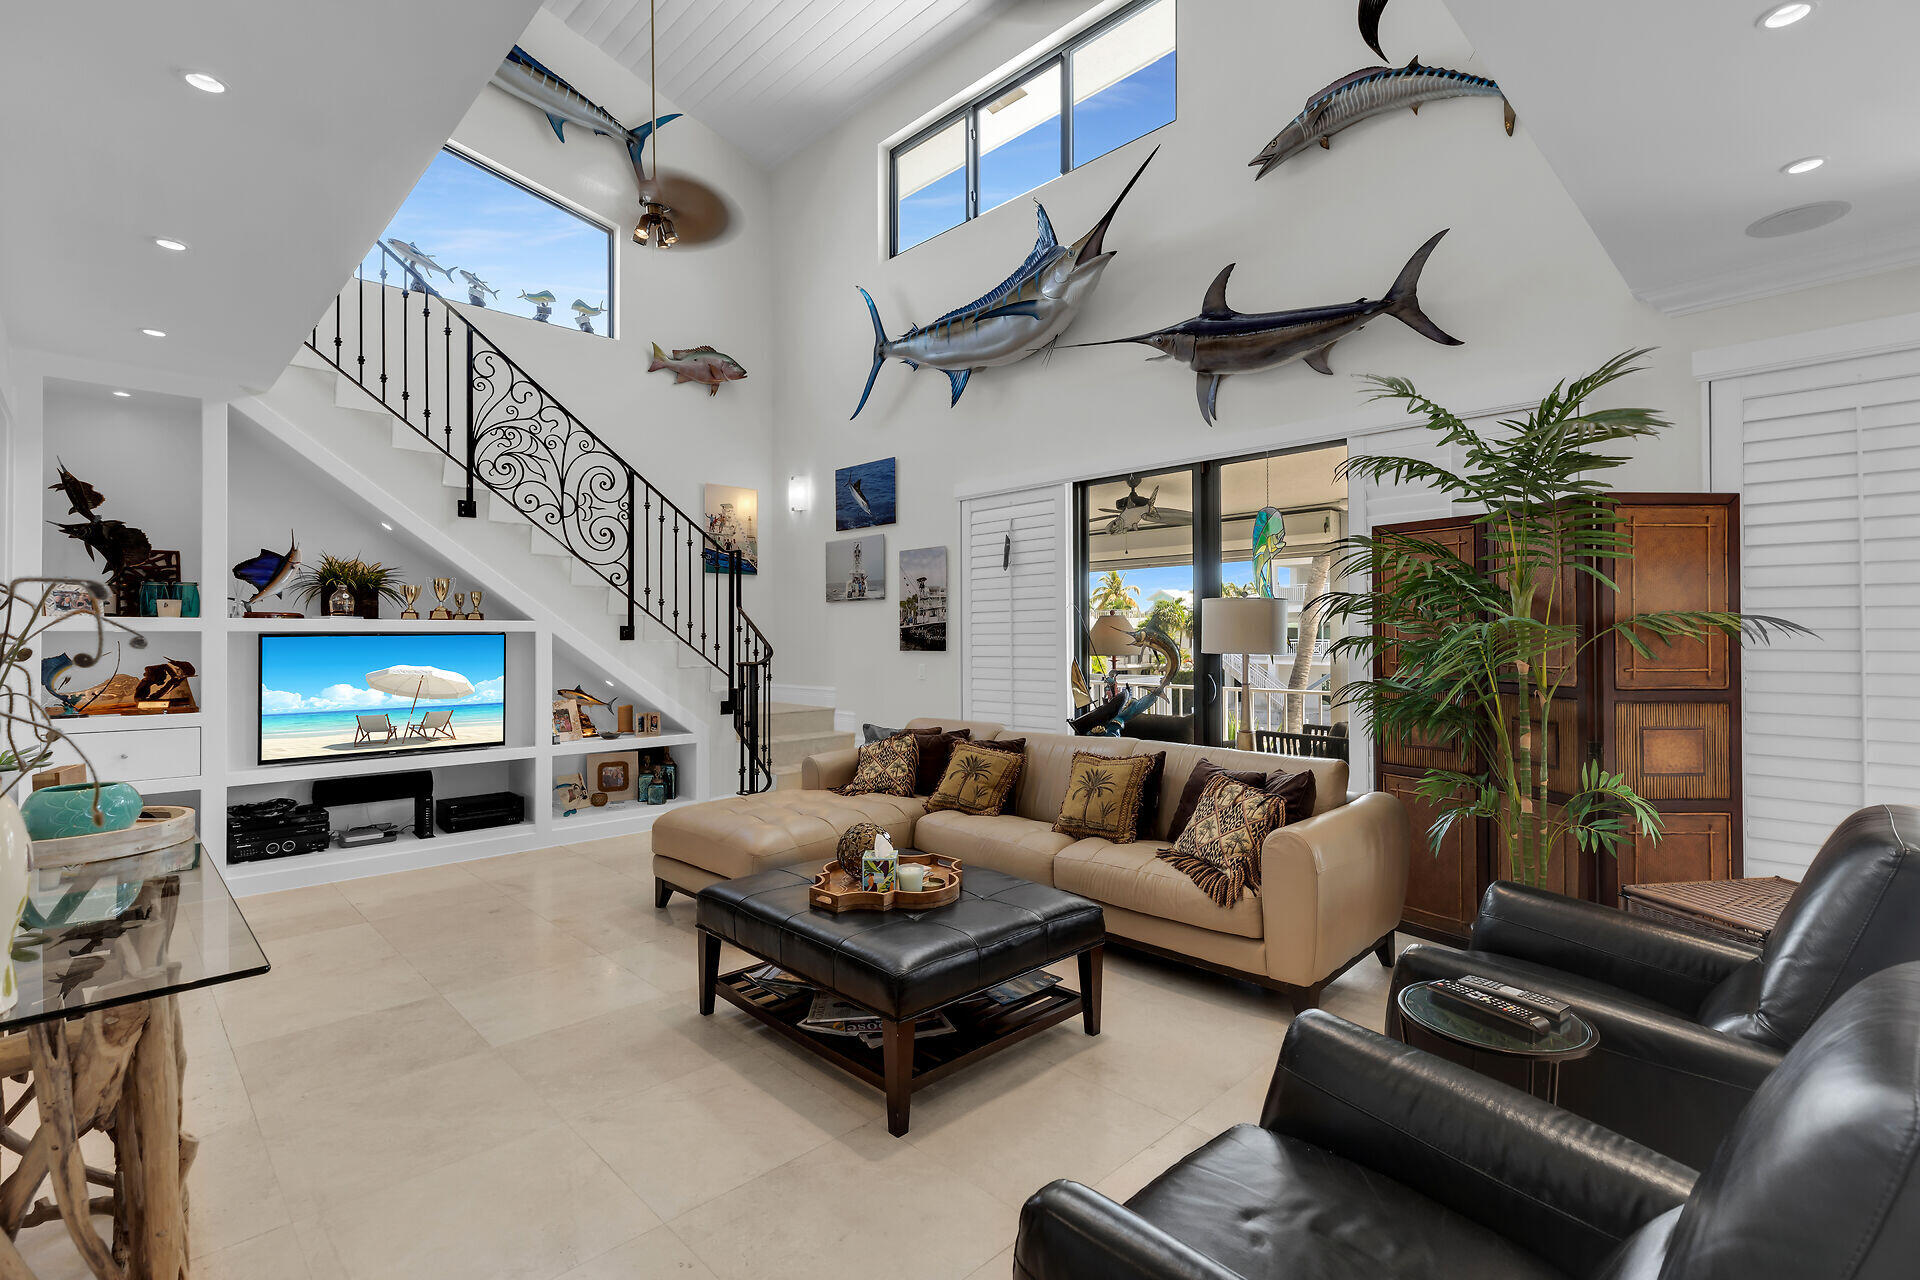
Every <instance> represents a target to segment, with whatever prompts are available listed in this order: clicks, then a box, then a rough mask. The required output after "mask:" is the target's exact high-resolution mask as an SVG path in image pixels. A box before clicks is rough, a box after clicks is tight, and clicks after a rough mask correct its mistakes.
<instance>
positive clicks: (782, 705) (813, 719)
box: [771, 702, 854, 791]
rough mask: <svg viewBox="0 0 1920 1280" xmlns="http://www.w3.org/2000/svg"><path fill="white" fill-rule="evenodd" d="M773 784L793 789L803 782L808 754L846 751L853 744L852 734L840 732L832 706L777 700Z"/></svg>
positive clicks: (773, 717) (773, 740) (774, 728)
mask: <svg viewBox="0 0 1920 1280" xmlns="http://www.w3.org/2000/svg"><path fill="white" fill-rule="evenodd" d="M771 727H772V746H773V757H772V758H773V787H774V790H776V791H790V790H793V789H795V788H797V787H799V785H800V762H801V761H803V760H805V759H806V758H807V757H808V756H817V755H821V754H823V753H824V752H828V751H843V750H845V749H846V748H848V747H851V746H852V745H854V736H853V735H852V734H850V733H837V732H835V731H834V727H833V708H832V707H804V706H800V705H798V704H795V703H791V702H776V703H774V704H773V708H772V726H771Z"/></svg>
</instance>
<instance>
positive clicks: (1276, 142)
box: [1247, 58, 1514, 181]
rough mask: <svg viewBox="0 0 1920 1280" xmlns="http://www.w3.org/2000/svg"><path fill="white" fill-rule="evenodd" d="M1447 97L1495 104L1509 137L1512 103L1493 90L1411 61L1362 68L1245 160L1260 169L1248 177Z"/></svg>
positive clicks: (1485, 82) (1312, 101)
mask: <svg viewBox="0 0 1920 1280" xmlns="http://www.w3.org/2000/svg"><path fill="white" fill-rule="evenodd" d="M1447 98H1498V99H1500V102H1501V104H1502V105H1503V106H1505V107H1506V112H1507V114H1506V125H1507V136H1508V137H1512V136H1513V124H1514V114H1513V104H1512V103H1511V102H1508V101H1507V96H1506V94H1504V93H1502V92H1501V91H1500V86H1499V85H1497V84H1495V83H1494V82H1493V81H1491V80H1489V79H1487V78H1486V77H1485V76H1475V75H1468V74H1467V73H1466V72H1464V71H1449V70H1447V69H1446V68H1445V67H1423V66H1421V65H1420V59H1418V58H1415V59H1414V60H1413V61H1412V62H1409V63H1408V64H1407V65H1406V66H1404V67H1362V68H1361V69H1360V70H1358V71H1355V72H1354V73H1353V74H1351V75H1347V76H1342V77H1341V78H1340V79H1338V80H1335V81H1334V82H1333V83H1332V84H1330V85H1328V86H1327V87H1326V88H1324V89H1322V90H1320V92H1318V93H1316V94H1314V95H1313V96H1312V97H1311V98H1308V99H1307V105H1306V106H1305V107H1303V108H1302V109H1301V111H1300V114H1299V115H1297V116H1295V117H1294V118H1293V119H1292V121H1290V122H1289V123H1288V125H1287V127H1286V128H1284V129H1282V130H1281V131H1280V132H1279V133H1276V134H1275V135H1274V136H1273V141H1272V142H1269V143H1268V144H1267V145H1266V147H1265V148H1264V149H1263V150H1262V151H1261V152H1260V154H1259V155H1257V156H1255V157H1254V158H1253V159H1251V160H1249V161H1247V166H1248V167H1249V168H1258V169H1259V170H1260V172H1258V173H1256V174H1254V175H1253V176H1254V180H1255V181H1258V180H1259V179H1261V178H1264V177H1266V176H1267V175H1268V174H1269V173H1272V172H1273V171H1274V170H1275V169H1277V168H1279V167H1280V166H1281V165H1283V164H1285V163H1286V162H1287V161H1289V160H1291V159H1292V158H1293V157H1295V156H1297V155H1299V154H1300V153H1301V152H1302V151H1305V150H1307V149H1308V148H1310V147H1312V146H1313V144H1314V143H1316V142H1317V143H1319V144H1320V145H1321V146H1322V147H1325V148H1327V149H1329V150H1331V149H1332V147H1333V135H1334V134H1336V133H1339V132H1341V131H1342V130H1344V129H1351V128H1352V127H1353V126H1354V125H1356V124H1359V123H1360V122H1361V121H1362V120H1371V119H1372V118H1373V117H1374V116H1378V115H1385V114H1386V113H1387V112H1389V111H1399V110H1403V109H1408V110H1412V111H1413V112H1415V113H1416V114H1417V113H1418V112H1419V110H1420V108H1421V107H1422V106H1424V105H1426V104H1427V103H1429V102H1440V101H1443V100H1445V99H1447Z"/></svg>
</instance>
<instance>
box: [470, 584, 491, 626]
mask: <svg viewBox="0 0 1920 1280" xmlns="http://www.w3.org/2000/svg"><path fill="white" fill-rule="evenodd" d="M467 619H468V621H470V622H485V621H486V620H487V615H486V614H484V613H482V612H480V588H478V587H475V588H474V589H473V612H472V613H470V614H468V615H467Z"/></svg>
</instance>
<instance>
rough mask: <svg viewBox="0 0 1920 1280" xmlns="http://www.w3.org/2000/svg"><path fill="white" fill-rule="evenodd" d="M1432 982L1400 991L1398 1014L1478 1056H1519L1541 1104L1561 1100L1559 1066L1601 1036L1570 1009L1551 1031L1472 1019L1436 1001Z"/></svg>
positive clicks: (1590, 1048) (1584, 1053) (1529, 1088)
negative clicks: (1525, 1065)
mask: <svg viewBox="0 0 1920 1280" xmlns="http://www.w3.org/2000/svg"><path fill="white" fill-rule="evenodd" d="M1433 985H1434V984H1433V983H1431V982H1416V983H1413V984H1411V985H1410V986H1405V987H1402V988H1400V994H1399V996H1398V997H1396V999H1395V1003H1396V1004H1397V1005H1398V1006H1399V1009H1400V1014H1401V1016H1402V1017H1404V1018H1405V1019H1407V1021H1409V1022H1411V1023H1413V1024H1414V1025H1415V1026H1417V1027H1419V1028H1421V1029H1422V1030H1423V1031H1426V1032H1429V1033H1430V1034H1432V1035H1436V1036H1438V1037H1440V1038H1441V1039H1442V1040H1446V1041H1448V1042H1450V1043H1452V1044H1457V1045H1462V1046H1464V1047H1466V1048H1468V1049H1472V1050H1474V1051H1475V1052H1477V1053H1490V1054H1495V1055H1498V1056H1501V1057H1509V1058H1520V1059H1523V1060H1524V1061H1525V1062H1526V1064H1527V1092H1529V1093H1531V1094H1532V1095H1533V1096H1534V1097H1536V1098H1539V1099H1540V1100H1541V1101H1543V1102H1553V1103H1557V1102H1559V1100H1560V1064H1561V1063H1563V1062H1572V1061H1574V1060H1575V1059H1577V1058H1584V1057H1586V1056H1587V1055H1588V1054H1590V1053H1592V1052H1593V1051H1594V1048H1595V1047H1596V1046H1598V1045H1599V1043H1600V1033H1599V1032H1598V1031H1596V1030H1594V1027H1593V1024H1592V1023H1591V1022H1588V1021H1587V1020H1586V1019H1585V1018H1583V1017H1581V1016H1580V1015H1579V1014H1578V1013H1574V1012H1571V1011H1569V1012H1568V1013H1567V1015H1566V1016H1565V1017H1564V1018H1562V1019H1561V1020H1560V1024H1559V1025H1558V1026H1556V1027H1554V1028H1552V1029H1551V1030H1548V1031H1542V1032H1535V1031H1530V1030H1528V1029H1527V1028H1525V1027H1517V1026H1507V1025H1505V1024H1503V1023H1499V1022H1495V1021H1493V1020H1492V1019H1483V1018H1476V1017H1474V1016H1473V1015H1472V1014H1469V1013H1467V1012H1465V1011H1463V1010H1460V1009H1456V1008H1455V1007H1454V1006H1452V1005H1450V1004H1444V1003H1442V1002H1441V1001H1439V1000H1436V999H1434V995H1433Z"/></svg>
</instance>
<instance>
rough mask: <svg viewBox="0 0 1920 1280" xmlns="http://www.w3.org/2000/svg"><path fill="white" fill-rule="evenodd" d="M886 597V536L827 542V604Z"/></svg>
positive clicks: (873, 534) (875, 534)
mask: <svg viewBox="0 0 1920 1280" xmlns="http://www.w3.org/2000/svg"><path fill="white" fill-rule="evenodd" d="M886 598H887V535H886V534H884V533H869V534H867V535H866V536H865V537H862V538H844V539H842V540H841V541H839V542H829V543H828V544H827V603H828V604H842V603H846V602H849V601H854V600H885V599H886Z"/></svg>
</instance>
